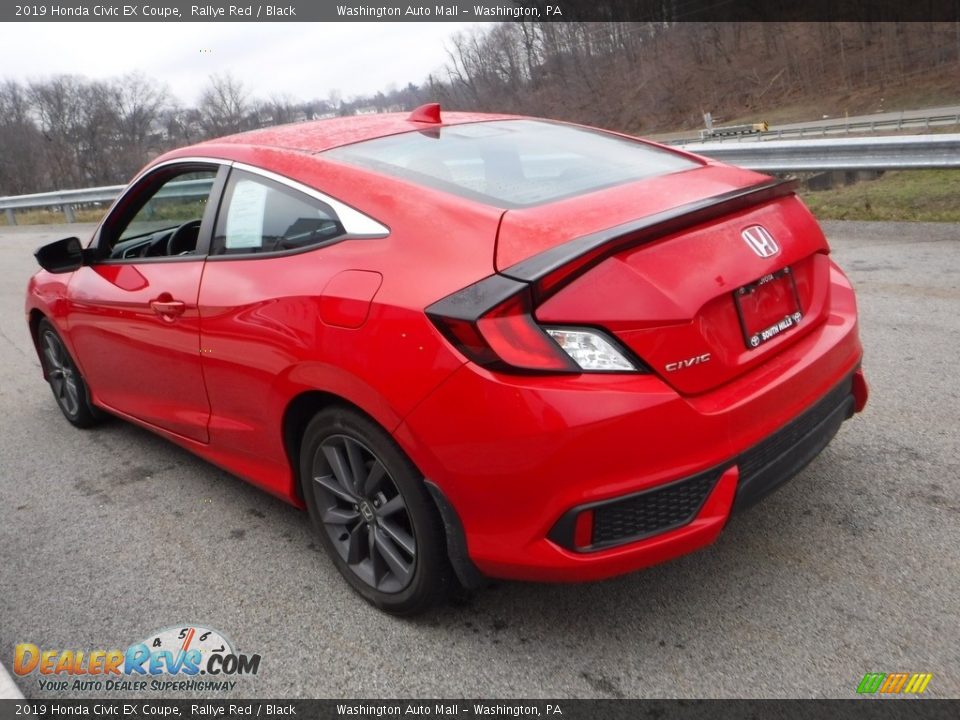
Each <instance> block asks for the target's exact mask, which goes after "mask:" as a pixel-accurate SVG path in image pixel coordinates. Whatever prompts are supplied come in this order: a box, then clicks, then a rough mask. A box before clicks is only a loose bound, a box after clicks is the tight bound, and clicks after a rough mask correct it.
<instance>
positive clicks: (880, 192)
mask: <svg viewBox="0 0 960 720" xmlns="http://www.w3.org/2000/svg"><path fill="white" fill-rule="evenodd" d="M800 195H801V197H802V198H803V201H804V202H805V203H806V204H807V205H808V206H809V207H810V209H811V210H812V211H813V213H814V214H815V215H816V216H817V217H818V218H820V219H821V220H912V221H929V222H960V170H900V171H897V172H887V173H885V174H884V175H882V176H881V177H879V178H877V179H876V180H866V181H861V182H858V183H855V184H853V185H846V186H843V187H836V188H833V189H831V190H817V191H810V190H805V191H801V192H800Z"/></svg>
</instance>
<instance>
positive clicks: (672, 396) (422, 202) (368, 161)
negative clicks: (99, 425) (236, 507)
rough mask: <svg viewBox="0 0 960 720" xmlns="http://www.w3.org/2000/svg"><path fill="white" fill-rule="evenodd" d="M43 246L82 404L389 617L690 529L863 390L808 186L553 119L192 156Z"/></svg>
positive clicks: (156, 169)
mask: <svg viewBox="0 0 960 720" xmlns="http://www.w3.org/2000/svg"><path fill="white" fill-rule="evenodd" d="M37 259H38V261H39V263H40V265H41V266H42V268H43V269H42V270H41V271H39V272H38V273H37V274H36V275H35V276H34V277H33V278H32V279H31V280H30V283H29V288H28V291H27V299H26V314H27V320H28V322H29V327H30V332H31V333H32V336H33V339H34V342H35V344H36V348H37V351H38V353H39V357H40V359H41V363H42V368H43V375H44V377H45V379H46V380H47V381H48V382H49V384H50V386H51V388H52V389H53V394H54V396H55V397H56V401H57V402H58V403H59V406H60V409H61V410H62V411H63V414H64V415H65V416H66V418H67V419H68V420H69V421H70V422H72V423H73V424H74V425H77V426H79V427H87V426H91V425H93V424H95V423H96V422H97V421H98V420H99V419H100V418H101V417H102V416H103V415H104V413H109V414H111V415H116V416H119V417H121V418H124V419H126V420H129V421H131V422H134V423H137V424H139V425H142V426H144V427H146V428H148V429H150V430H152V431H154V432H156V433H158V434H160V435H162V436H164V437H166V438H168V439H170V440H172V441H173V442H175V443H177V444H179V445H181V446H183V447H185V448H187V449H189V450H191V451H192V452H194V453H196V454H197V455H199V456H201V457H203V458H205V459H207V460H209V461H210V462H212V463H214V464H216V465H218V466H220V467H222V468H225V469H227V470H229V471H230V472H232V473H235V474H237V475H239V476H241V477H243V478H245V479H246V480H248V481H250V482H252V483H254V484H255V485H258V486H259V487H261V488H263V489H264V490H266V491H268V492H271V493H273V494H274V495H277V496H279V497H281V498H283V499H284V500H286V501H288V502H290V503H292V504H294V505H296V506H298V507H301V508H306V509H307V510H308V511H309V514H310V517H311V519H312V522H313V524H314V525H315V527H316V531H317V533H318V534H319V537H320V539H321V540H322V543H323V545H324V546H325V547H326V549H327V551H328V552H329V554H330V557H331V558H332V560H333V562H334V563H335V564H336V566H337V567H338V568H339V570H340V572H341V573H342V574H343V576H344V577H345V578H346V580H347V581H348V582H349V583H350V585H351V586H352V587H353V588H354V589H355V590H356V591H357V592H358V593H359V594H360V595H362V596H363V597H365V598H366V599H367V600H369V601H371V602H372V603H374V604H375V605H377V606H378V607H380V608H382V609H384V610H387V611H389V612H393V613H397V614H410V613H415V612H418V611H421V610H423V609H425V608H427V607H429V606H430V605H431V604H433V603H434V602H436V601H437V600H438V599H440V598H442V597H443V596H444V594H445V593H446V591H447V590H448V589H450V588H456V587H457V586H458V584H459V585H463V586H467V587H473V586H476V585H477V584H478V583H480V582H481V581H482V578H484V577H485V576H491V577H500V578H518V579H528V580H547V581H582V580H593V579H598V578H604V577H608V576H612V575H616V574H620V573H626V572H629V571H633V570H636V569H638V568H641V567H644V566H647V565H650V564H652V563H658V562H661V561H664V560H667V559H669V558H673V557H676V556H678V555H681V554H683V553H688V552H690V551H692V550H695V549H697V548H699V547H702V546H704V545H706V544H708V543H710V542H711V541H713V540H714V539H715V538H716V537H717V535H718V533H719V532H720V531H721V529H722V528H723V526H724V524H725V523H726V522H727V520H728V518H729V517H730V515H731V513H733V512H735V511H737V510H740V509H741V508H743V507H746V506H747V505H750V504H751V503H753V502H754V501H756V500H757V499H759V498H760V497H762V496H763V495H765V494H766V493H768V492H770V491H771V490H772V489H774V488H775V487H777V486H778V485H779V484H781V483H782V482H783V481H785V480H787V479H788V478H790V477H791V476H793V475H794V474H796V473H797V472H798V471H799V470H800V469H801V468H803V467H804V466H805V465H806V464H807V463H808V462H809V461H810V460H811V459H812V458H813V457H815V456H816V455H817V454H818V453H819V452H820V451H821V450H822V449H823V448H824V447H825V446H826V444H827V443H828V442H829V441H830V440H831V438H832V437H833V436H834V434H835V433H836V431H837V429H838V428H839V426H840V424H841V423H842V422H843V421H844V420H845V419H847V418H849V417H850V416H851V415H852V414H853V413H854V412H857V411H859V410H861V409H862V408H863V406H864V403H865V402H866V398H867V386H866V383H865V381H864V377H863V374H862V371H861V369H860V360H861V353H862V351H861V345H860V341H859V339H858V332H857V315H856V304H855V300H854V293H853V290H852V289H851V286H850V283H849V282H848V280H847V278H846V277H845V276H844V274H843V273H842V272H841V270H840V269H839V268H838V267H837V266H836V264H834V262H833V261H832V260H831V258H830V256H829V248H828V245H827V242H826V240H825V239H824V235H823V233H822V232H821V230H820V228H819V227H818V225H817V223H816V221H815V220H814V218H813V217H812V216H811V214H810V213H809V212H808V211H807V209H806V208H805V207H804V205H803V203H802V202H801V201H800V200H799V199H798V198H797V197H796V195H795V194H794V190H793V185H792V184H790V183H789V182H784V181H780V180H776V179H772V178H770V177H767V176H764V175H759V174H757V173H755V172H751V171H748V170H743V169H740V168H736V167H731V166H727V165H723V164H721V163H718V162H714V161H712V160H709V159H706V158H703V157H698V156H696V155H692V154H689V153H685V152H680V151H678V150H676V149H671V148H668V147H662V146H659V145H656V144H653V143H650V142H645V141H643V140H638V139H635V138H632V137H628V136H625V135H621V134H617V133H612V132H605V131H601V130H596V129H592V128H587V127H581V126H577V125H571V124H566V123H561V122H552V121H546V120H537V119H531V118H525V117H515V116H506V115H481V114H468V113H444V114H443V115H442V116H441V112H440V108H439V106H438V105H427V106H424V107H422V108H418V109H417V110H415V111H414V112H413V113H412V114H411V115H409V116H406V115H402V114H391V115H376V116H369V117H362V118H361V117H353V118H341V119H334V120H328V121H319V122H312V123H301V124H295V125H288V126H284V127H275V128H267V129H263V130H257V131H253V132H248V133H243V134H239V135H234V136H231V137H226V138H222V139H218V140H213V141H209V142H204V143H200V144H198V145H194V146H192V147H188V148H184V149H180V150H175V151H173V152H169V153H167V154H166V155H164V156H162V157H160V158H158V159H156V160H155V161H154V162H152V163H151V164H150V165H149V166H148V167H147V168H146V169H144V170H143V171H142V172H141V173H140V174H139V175H138V176H137V177H136V178H135V179H134V180H133V182H132V183H131V184H130V185H129V187H128V188H127V189H126V190H125V191H124V192H123V193H122V194H121V195H120V197H119V199H118V200H117V201H116V202H115V203H114V205H113V206H112V207H111V209H110V210H109V211H108V212H107V214H106V216H105V218H104V219H103V221H102V222H101V223H100V225H99V227H98V228H97V229H96V231H95V232H94V234H93V237H92V239H91V240H90V242H89V243H87V244H86V245H85V246H83V245H81V243H80V241H79V240H78V239H77V238H67V239H65V240H61V241H58V242H56V243H52V244H50V245H48V246H45V247H43V248H41V249H40V250H38V251H37Z"/></svg>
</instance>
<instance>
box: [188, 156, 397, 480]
mask: <svg viewBox="0 0 960 720" xmlns="http://www.w3.org/2000/svg"><path fill="white" fill-rule="evenodd" d="M387 234H388V230H387V228H386V227H384V226H382V225H380V224H379V223H377V222H376V221H375V220H373V219H372V218H368V217H366V216H363V215H362V214H361V213H360V212H359V211H357V210H355V209H353V208H350V207H347V206H346V205H344V204H343V203H340V202H338V201H337V200H335V199H334V198H330V197H328V196H326V195H323V194H322V193H320V192H318V191H316V190H314V189H313V188H310V187H307V186H303V185H301V184H299V183H297V182H294V181H292V180H288V179H286V178H282V177H280V176H278V175H274V174H273V173H270V172H267V171H264V170H259V169H257V168H252V167H248V166H241V165H240V164H239V163H237V164H236V165H235V166H234V168H233V169H232V170H231V172H230V177H229V180H228V181H227V183H226V185H225V187H224V191H223V199H222V201H221V202H220V208H219V214H218V217H217V222H216V228H215V231H214V235H213V238H212V240H211V248H210V255H209V257H208V258H207V263H206V268H205V270H204V275H203V283H202V285H201V288H200V298H199V305H200V314H201V322H202V327H201V346H202V348H203V356H202V357H203V365H204V377H205V379H206V384H207V390H208V394H209V397H210V404H211V408H212V415H211V421H210V434H211V442H212V443H215V444H216V445H217V446H218V447H220V448H229V450H230V451H231V452H235V453H243V454H245V455H247V456H249V463H248V464H249V465H251V466H252V464H254V463H257V464H259V466H260V467H261V468H263V467H266V466H268V465H271V464H277V467H278V468H279V467H285V464H286V455H285V453H284V449H283V446H282V443H281V439H282V436H281V433H280V432H279V429H280V418H281V414H282V411H283V407H284V404H285V402H286V401H287V400H288V398H284V397H283V396H282V394H281V393H279V392H278V390H277V388H278V387H280V386H282V385H283V384H284V383H288V382H290V379H289V377H288V374H289V373H290V372H291V369H292V368H296V367H298V366H300V364H301V363H304V362H307V363H310V362H320V360H321V357H323V358H324V359H325V360H326V362H335V361H336V360H337V357H336V354H337V352H341V353H342V352H346V351H347V348H349V347H351V346H349V345H344V346H343V347H342V348H340V349H339V350H337V349H331V346H332V345H333V346H337V347H339V346H338V345H337V339H338V338H342V337H344V336H345V335H350V334H352V333H353V332H355V329H356V328H359V327H360V326H362V325H363V324H364V322H365V320H366V317H367V312H368V308H369V305H370V303H371V302H372V300H373V297H374V295H375V294H376V292H377V290H378V289H379V287H380V284H381V281H382V276H381V274H380V273H378V272H371V271H368V270H361V269H359V268H363V267H365V266H367V265H368V257H369V256H368V255H367V253H368V252H373V251H375V250H376V248H375V247H374V246H375V243H369V242H341V241H342V240H344V239H347V238H349V239H351V240H358V239H361V238H369V239H375V238H383V237H386V235H387ZM338 332H339V333H344V334H345V335H338V334H337V333H338ZM324 356H325V357H324ZM329 371H330V372H331V373H335V372H338V371H337V370H336V369H335V368H334V367H333V366H329ZM271 467H272V465H271ZM267 470H269V472H267V471H266V470H264V471H263V473H262V474H264V475H270V474H271V473H272V474H274V475H275V476H276V477H280V475H279V472H280V471H279V470H273V469H271V468H270V467H268V468H267Z"/></svg>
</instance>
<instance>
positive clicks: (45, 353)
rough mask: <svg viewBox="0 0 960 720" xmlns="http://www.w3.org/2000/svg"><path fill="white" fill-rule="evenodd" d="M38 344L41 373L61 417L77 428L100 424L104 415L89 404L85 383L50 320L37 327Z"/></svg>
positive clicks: (42, 321) (41, 322) (88, 394)
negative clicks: (45, 379)
mask: <svg viewBox="0 0 960 720" xmlns="http://www.w3.org/2000/svg"><path fill="white" fill-rule="evenodd" d="M37 345H38V346H39V348H40V362H41V364H42V365H43V374H44V376H45V377H46V378H47V382H48V383H49V384H50V389H51V390H52V391H53V397H54V399H55V400H56V401H57V406H58V407H59V408H60V411H61V412H62V413H63V416H64V417H65V418H66V419H67V420H69V421H70V422H71V423H73V424H74V425H76V426H77V427H78V428H89V427H93V426H94V425H97V424H98V423H100V422H101V421H102V420H103V418H104V414H103V412H101V411H100V410H98V409H97V408H96V407H94V406H93V403H91V402H90V393H89V391H88V389H87V384H86V383H85V382H84V380H83V376H82V375H81V374H80V370H79V369H78V368H77V364H76V363H75V362H74V361H73V358H72V357H70V353H69V352H68V351H67V346H66V345H64V344H63V340H62V339H61V338H60V335H59V334H58V333H57V331H56V330H55V329H54V327H53V325H52V324H51V323H50V321H49V320H46V319H44V320H41V321H40V324H39V325H38V326H37Z"/></svg>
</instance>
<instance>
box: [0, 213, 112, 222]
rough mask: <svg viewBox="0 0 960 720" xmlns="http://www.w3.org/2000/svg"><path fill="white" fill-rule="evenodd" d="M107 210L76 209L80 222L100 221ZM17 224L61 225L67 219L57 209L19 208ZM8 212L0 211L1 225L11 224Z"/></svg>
mask: <svg viewBox="0 0 960 720" xmlns="http://www.w3.org/2000/svg"><path fill="white" fill-rule="evenodd" d="M104 212H106V210H102V209H101V210H74V213H73V214H74V216H75V217H76V219H77V222H78V223H96V222H100V218H102V217H103V213H104ZM14 214H15V215H16V217H17V225H60V224H62V223H65V222H66V221H67V218H66V217H65V216H64V214H63V213H62V212H59V211H57V210H17V211H15V213H14ZM9 224H10V223H8V222H7V215H6V213H0V226H3V225H9Z"/></svg>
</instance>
